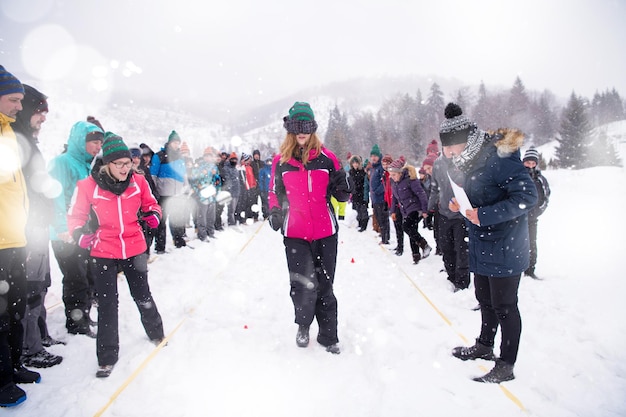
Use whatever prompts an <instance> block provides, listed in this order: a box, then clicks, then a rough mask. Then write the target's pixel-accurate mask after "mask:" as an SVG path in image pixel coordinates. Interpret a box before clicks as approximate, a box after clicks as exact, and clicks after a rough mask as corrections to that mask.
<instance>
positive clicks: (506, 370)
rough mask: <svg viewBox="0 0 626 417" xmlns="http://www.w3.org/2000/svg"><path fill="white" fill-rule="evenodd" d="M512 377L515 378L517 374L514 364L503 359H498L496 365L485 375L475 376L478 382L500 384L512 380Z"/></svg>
mask: <svg viewBox="0 0 626 417" xmlns="http://www.w3.org/2000/svg"><path fill="white" fill-rule="evenodd" d="M512 379H515V375H513V365H511V364H510V363H506V362H504V361H503V360H502V359H498V360H496V366H494V367H493V369H492V370H491V371H489V372H488V373H486V374H485V375H483V376H479V377H476V378H473V380H474V381H476V382H489V383H492V384H499V383H500V382H504V381H510V380H512Z"/></svg>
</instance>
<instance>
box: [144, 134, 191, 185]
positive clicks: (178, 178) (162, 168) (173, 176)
mask: <svg viewBox="0 0 626 417" xmlns="http://www.w3.org/2000/svg"><path fill="white" fill-rule="evenodd" d="M150 175H152V178H153V179H154V184H155V185H156V189H157V192H158V193H159V195H160V196H162V197H172V196H177V195H181V194H183V192H184V188H185V180H186V178H187V167H186V166H185V160H184V159H183V158H181V156H180V152H178V151H174V150H172V149H169V146H168V145H167V144H165V146H164V147H163V148H161V150H160V151H159V152H157V153H155V154H154V155H153V156H152V163H151V165H150Z"/></svg>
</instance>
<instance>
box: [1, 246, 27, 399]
mask: <svg viewBox="0 0 626 417" xmlns="http://www.w3.org/2000/svg"><path fill="white" fill-rule="evenodd" d="M25 262H26V250H25V249H24V248H8V249H0V285H1V286H2V291H0V387H3V386H5V385H6V384H8V383H11V382H13V367H14V366H17V365H18V364H19V361H20V356H21V355H22V343H23V342H24V329H23V327H22V322H21V320H22V317H23V316H24V311H25V310H26V293H27V290H26V269H25V268H24V263H25Z"/></svg>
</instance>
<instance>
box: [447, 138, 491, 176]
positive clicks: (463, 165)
mask: <svg viewBox="0 0 626 417" xmlns="http://www.w3.org/2000/svg"><path fill="white" fill-rule="evenodd" d="M487 143H489V135H487V134H486V133H485V131H483V130H480V129H478V128H475V129H473V130H472V131H471V132H470V134H469V135H467V145H465V149H464V150H463V152H461V154H460V155H455V156H453V157H452V162H453V163H454V165H455V166H456V167H457V168H458V169H459V170H461V171H463V172H465V173H467V172H469V170H470V169H471V167H472V162H473V160H474V158H475V157H476V155H477V154H478V152H480V150H481V149H482V148H483V147H484V146H485V145H486V144H487Z"/></svg>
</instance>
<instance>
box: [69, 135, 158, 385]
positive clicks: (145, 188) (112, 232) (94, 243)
mask: <svg viewBox="0 0 626 417" xmlns="http://www.w3.org/2000/svg"><path fill="white" fill-rule="evenodd" d="M135 174H136V172H135V170H134V169H133V162H132V160H131V153H130V151H129V150H128V147H127V146H126V145H125V144H124V141H123V140H122V138H121V137H119V136H117V135H115V134H112V133H110V132H108V133H107V134H106V135H105V140H104V143H103V145H102V158H101V159H100V160H98V161H97V162H96V163H95V165H94V168H93V169H92V171H91V176H89V177H87V178H85V179H84V180H81V181H79V182H78V183H77V185H76V192H75V196H74V201H73V203H72V206H71V207H70V210H69V212H68V215H67V222H68V229H69V230H70V231H71V233H72V237H73V238H74V240H75V241H76V242H77V243H78V245H79V246H80V247H82V248H85V249H87V248H89V249H90V254H91V257H92V263H91V272H92V275H93V277H94V282H95V286H96V292H97V295H98V335H97V338H96V342H97V349H96V352H97V357H98V365H99V368H98V371H97V373H96V376H97V377H99V378H102V377H107V376H109V375H110V374H111V371H112V370H113V366H114V365H115V363H116V362H117V360H118V354H119V336H118V296H117V273H118V270H121V271H123V272H124V275H125V276H126V281H127V282H128V286H129V288H130V293H131V295H132V297H133V300H134V301H135V303H136V304H137V308H138V309H139V313H140V315H141V322H142V324H143V326H144V329H145V331H146V334H147V335H148V338H149V339H150V340H151V341H152V342H153V343H155V344H159V343H160V342H161V341H162V340H163V336H164V334H163V322H162V320H161V315H160V314H159V312H158V310H157V306H156V304H155V302H154V300H153V298H152V294H151V293H150V287H149V285H148V267H147V260H148V259H147V258H148V257H147V254H146V240H145V238H144V234H143V230H142V228H141V226H140V224H139V221H138V220H139V215H138V214H137V213H142V214H141V217H142V220H145V221H146V223H147V224H148V225H149V226H150V227H151V228H156V227H157V226H158V224H159V221H160V218H161V207H160V206H159V205H158V203H157V201H156V199H155V198H154V196H153V195H152V192H151V191H150V187H149V185H148V183H147V181H146V179H145V178H144V177H143V176H142V175H135ZM94 223H96V224H95V226H94V225H93V224H94Z"/></svg>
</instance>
